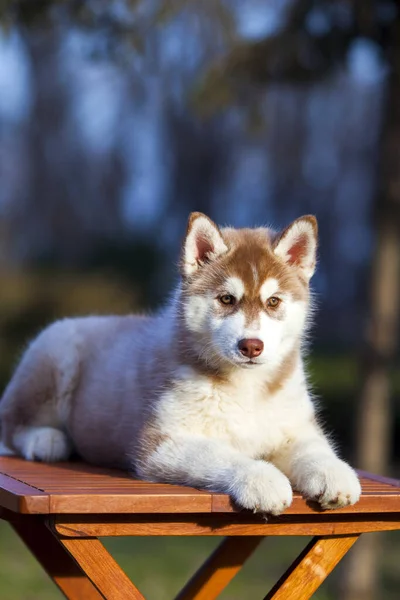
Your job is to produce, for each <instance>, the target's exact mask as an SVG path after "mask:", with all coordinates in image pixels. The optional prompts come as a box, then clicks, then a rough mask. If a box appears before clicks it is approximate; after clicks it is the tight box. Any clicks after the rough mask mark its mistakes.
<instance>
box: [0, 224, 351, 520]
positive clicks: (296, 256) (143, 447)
mask: <svg viewBox="0 0 400 600" xmlns="http://www.w3.org/2000/svg"><path fill="white" fill-rule="evenodd" d="M316 248H317V222H316V219H315V218H314V217H312V216H305V217H302V218H300V219H297V220H296V221H294V222H293V223H292V224H291V225H289V227H287V228H286V229H285V230H284V231H283V232H280V233H275V232H273V231H272V230H270V229H266V228H258V229H233V228H223V229H219V228H218V227H217V225H216V224H215V223H213V222H212V221H211V220H210V219H209V218H208V217H206V216H205V215H203V214H201V213H193V214H191V216H190V218H189V223H188V228H187V233H186V237H185V240H184V243H183V250H182V259H181V282H180V284H179V286H178V288H177V289H176V291H175V294H174V295H173V297H172V299H171V301H170V302H169V303H168V304H167V306H166V307H165V308H164V310H162V311H161V312H160V313H159V314H157V315H155V316H152V317H136V316H127V317H116V316H110V317H87V318H77V319H64V320H61V321H58V322H56V323H54V324H53V325H51V326H50V327H48V328H47V329H45V330H44V331H43V332H42V333H41V334H40V335H39V336H38V337H37V338H36V339H35V340H34V341H33V342H32V343H31V345H30V346H29V347H28V349H27V351H26V352H25V354H24V356H23V358H22V360H21V362H20V364H19V366H18V368H17V369H16V372H15V374H14V376H13V378H12V380H11V382H10V384H9V385H8V387H7V388H6V390H5V393H4V397H3V399H2V401H1V404H0V418H1V428H2V437H3V443H4V444H5V445H6V447H8V448H10V449H12V450H13V451H14V452H16V453H18V454H20V455H22V456H23V457H25V458H26V459H28V460H40V461H60V460H66V459H68V457H69V456H70V453H71V452H72V451H75V452H77V453H78V454H79V455H80V456H82V457H83V458H84V459H85V460H87V461H89V462H92V463H96V464H99V465H107V466H116V467H122V468H124V469H129V470H130V471H132V472H134V473H136V475H137V476H139V477H141V478H145V479H147V480H152V481H163V482H171V483H180V484H186V485H191V486H195V487H199V488H205V489H209V490H213V491H217V492H223V493H227V494H230V495H231V497H232V498H233V499H234V501H235V502H237V503H238V504H239V505H241V506H243V507H245V508H247V509H251V510H253V511H260V512H264V513H272V514H274V515H277V514H280V513H282V512H283V511H284V510H285V508H287V507H288V506H289V505H290V503H291V501H292V487H293V488H295V489H296V490H298V491H299V492H301V493H302V494H303V495H304V496H305V497H306V498H308V499H312V500H317V501H318V502H319V503H320V505H321V506H322V507H323V508H339V507H343V506H346V505H349V504H353V503H354V502H356V501H357V500H358V498H359V496H360V484H359V481H358V478H357V475H356V474H355V472H354V471H353V469H351V468H350V466H349V465H348V464H346V463H345V462H343V461H342V460H340V458H338V456H337V455H336V453H335V450H334V449H333V448H332V446H331V444H330V442H329V441H328V439H327V437H326V436H325V435H324V433H323V431H322V430H321V428H320V426H319V425H318V422H317V419H316V415H315V408H314V406H313V402H312V399H311V397H310V393H309V391H308V389H307V380H306V376H305V373H304V366H303V361H302V352H301V351H302V342H303V340H304V335H305V331H306V328H307V324H308V321H309V316H310V291H309V281H310V278H311V276H312V275H313V273H314V269H315V263H316Z"/></svg>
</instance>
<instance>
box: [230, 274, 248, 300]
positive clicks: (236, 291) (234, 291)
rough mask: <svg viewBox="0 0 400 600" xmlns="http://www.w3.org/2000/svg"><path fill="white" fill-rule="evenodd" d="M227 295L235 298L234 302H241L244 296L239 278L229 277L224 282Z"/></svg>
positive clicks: (242, 284)
mask: <svg viewBox="0 0 400 600" xmlns="http://www.w3.org/2000/svg"><path fill="white" fill-rule="evenodd" d="M225 289H226V293H227V294H231V295H232V296H235V298H236V300H241V299H242V298H243V296H244V283H243V281H242V280H241V279H240V278H239V277H229V278H228V279H227V280H226V281H225Z"/></svg>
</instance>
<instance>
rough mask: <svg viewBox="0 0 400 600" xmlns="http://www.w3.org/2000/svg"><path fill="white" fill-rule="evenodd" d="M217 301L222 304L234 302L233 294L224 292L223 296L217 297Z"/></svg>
mask: <svg viewBox="0 0 400 600" xmlns="http://www.w3.org/2000/svg"><path fill="white" fill-rule="evenodd" d="M219 301H220V302H221V303H222V304H235V302H236V298H235V296H231V295H230V294H224V295H223V296H220V297H219Z"/></svg>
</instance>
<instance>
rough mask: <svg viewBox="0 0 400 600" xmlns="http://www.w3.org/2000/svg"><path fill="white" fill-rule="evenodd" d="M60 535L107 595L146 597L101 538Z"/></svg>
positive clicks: (113, 598)
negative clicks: (109, 551) (108, 550)
mask: <svg viewBox="0 0 400 600" xmlns="http://www.w3.org/2000/svg"><path fill="white" fill-rule="evenodd" d="M56 537H57V539H58V541H59V542H60V544H61V545H62V546H63V547H64V548H65V550H67V552H68V553H69V554H70V555H71V556H72V558H73V559H74V560H75V561H76V562H77V564H78V565H79V566H80V568H81V569H82V571H83V572H84V573H85V575H86V576H87V577H88V578H89V579H90V581H91V582H92V583H93V585H95V586H96V588H97V589H98V590H99V592H100V594H102V595H103V596H104V598H106V599H107V600H145V598H144V596H143V595H142V594H141V593H140V592H139V590H138V589H137V588H136V587H135V586H134V585H133V583H132V582H131V580H130V579H129V578H128V577H127V575H126V574H125V573H124V571H123V570H122V569H121V567H120V566H119V565H118V564H117V563H116V562H115V560H114V559H113V557H112V556H111V554H109V553H108V552H107V550H106V549H105V548H104V546H103V544H102V543H101V542H100V541H99V540H98V539H97V538H66V537H65V538H63V537H58V536H56Z"/></svg>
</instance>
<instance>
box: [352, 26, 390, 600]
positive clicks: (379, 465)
mask: <svg viewBox="0 0 400 600" xmlns="http://www.w3.org/2000/svg"><path fill="white" fill-rule="evenodd" d="M392 33H393V35H392V36H391V41H392V47H391V56H390V63H391V65H390V66H391V73H390V77H389V82H388V88H387V100H386V106H385V119H386V121H385V123H384V124H383V137H382V145H381V157H380V173H379V175H380V187H379V189H378V193H377V198H376V204H375V215H374V219H375V222H376V227H377V239H376V247H375V253H374V259H373V264H372V271H371V290H370V302H371V305H370V311H369V319H368V323H367V330H366V352H365V356H364V362H363V375H362V385H361V393H360V397H359V404H358V415H357V439H356V461H355V462H356V465H357V466H358V467H359V468H362V469H365V470H368V471H372V472H375V473H379V474H387V471H388V465H389V459H390V448H391V432H392V419H393V417H392V409H391V398H390V397H391V383H390V368H391V366H392V364H393V362H394V360H395V357H396V351H397V340H398V331H399V312H400V24H399V19H396V23H395V24H394V27H393V32H392ZM381 543H382V540H381V537H380V535H379V534H378V535H377V534H373V535H364V536H363V538H362V539H361V540H360V541H359V542H358V544H357V546H356V547H355V549H354V551H353V553H352V554H351V555H350V557H349V562H348V571H347V574H346V577H345V581H344V591H343V594H342V595H341V597H342V598H343V600H376V599H377V598H379V597H380V594H379V590H378V573H379V570H378V567H379V556H380V554H381V552H380V546H381Z"/></svg>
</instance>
